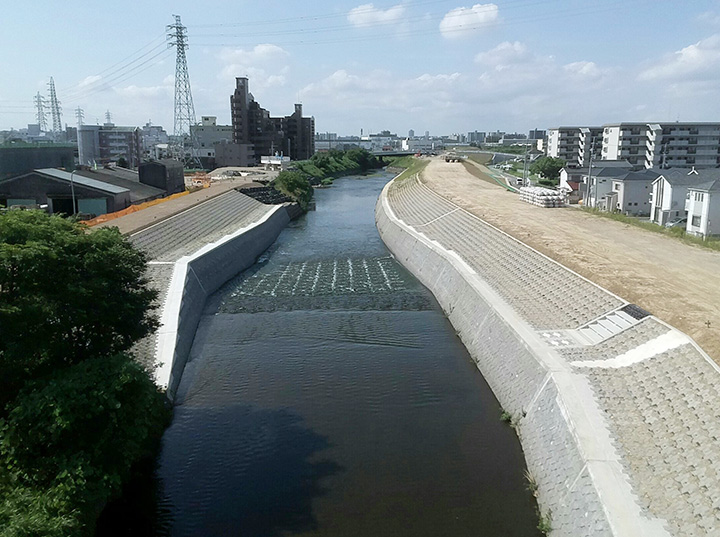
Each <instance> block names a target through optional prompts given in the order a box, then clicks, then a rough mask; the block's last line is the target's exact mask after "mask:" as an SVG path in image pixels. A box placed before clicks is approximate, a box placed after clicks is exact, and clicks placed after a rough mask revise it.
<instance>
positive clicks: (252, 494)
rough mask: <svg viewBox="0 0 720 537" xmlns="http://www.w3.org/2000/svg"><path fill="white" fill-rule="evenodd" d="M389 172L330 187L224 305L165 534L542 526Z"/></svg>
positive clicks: (168, 459)
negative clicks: (394, 237) (399, 236)
mask: <svg viewBox="0 0 720 537" xmlns="http://www.w3.org/2000/svg"><path fill="white" fill-rule="evenodd" d="M389 178H390V177H389V176H388V175H387V174H377V175H372V176H367V177H347V178H343V179H339V180H337V181H336V182H335V185H334V186H333V187H332V188H329V189H321V190H320V189H319V190H317V191H316V196H315V199H316V210H315V211H311V212H309V213H308V214H307V215H306V216H303V217H301V218H300V219H298V220H296V221H294V222H293V223H291V224H290V226H289V227H288V228H287V229H286V230H285V231H283V233H282V234H281V235H280V237H279V238H278V240H277V242H276V243H275V244H274V245H273V246H272V247H271V248H270V250H268V251H267V252H266V253H265V254H264V255H263V257H262V258H261V259H260V261H259V262H258V263H257V264H256V265H255V266H254V267H252V268H251V269H250V270H248V271H246V272H245V273H243V274H241V275H240V276H238V277H237V278H236V279H235V280H233V281H231V282H229V283H228V284H227V285H226V286H225V287H224V288H223V289H221V290H220V291H218V293H216V294H215V295H214V296H213V297H212V299H211V300H210V301H209V304H208V306H207V308H206V311H205V314H204V316H203V319H202V321H201V323H200V326H199V329H198V332H197V335H196V338H195V342H194V345H193V349H192V352H191V357H190V361H189V362H188V365H187V368H186V370H185V373H184V375H183V378H182V382H181V385H180V388H179V390H178V394H177V397H176V406H175V413H174V418H173V421H172V424H171V426H170V427H169V428H168V429H167V431H166V432H165V435H164V438H163V442H162V451H161V454H160V456H159V461H158V465H157V470H156V474H157V477H158V480H159V483H160V487H159V489H160V497H161V500H160V517H161V519H162V521H163V523H162V526H164V527H165V530H164V531H163V532H162V533H164V534H165V533H166V534H169V535H172V536H173V537H181V536H218V537H219V536H236V535H242V536H250V537H271V536H281V535H283V536H284V535H296V536H318V537H319V536H328V537H330V536H367V537H382V536H406V535H407V536H414V537H418V536H433V537H437V536H458V537H461V536H470V535H472V536H489V537H492V536H498V537H511V536H522V537H528V536H533V535H538V532H537V530H536V529H535V525H536V524H537V518H536V515H535V507H534V505H535V504H534V500H533V498H532V495H531V494H530V493H529V492H528V491H527V490H526V482H525V479H524V475H523V472H524V468H525V465H524V460H523V456H522V451H521V448H520V444H519V442H518V439H517V437H516V435H515V433H514V431H513V430H512V429H511V428H510V427H509V426H507V425H506V424H504V423H502V422H501V421H500V419H499V416H500V407H499V405H498V403H497V401H496V400H495V398H494V396H493V394H492V392H491V391H490V389H489V388H488V386H487V384H486V383H485V381H484V380H483V378H482V376H481V375H480V374H479V372H478V371H477V369H476V367H475V366H474V364H473V362H472V360H471V359H470V356H469V355H468V353H467V351H466V350H465V348H464V347H463V345H462V344H461V342H460V341H459V339H458V338H457V337H456V336H455V333H454V331H453V328H452V326H451V325H450V324H449V322H448V321H447V320H446V319H445V317H444V316H443V313H442V311H441V310H440V308H439V306H438V305H437V303H436V302H435V300H434V299H433V297H432V295H431V294H430V293H429V292H428V291H427V289H425V288H424V287H422V286H421V285H420V284H419V283H418V282H417V281H416V280H415V279H414V278H413V277H412V276H411V275H410V274H409V273H408V272H407V271H405V270H404V269H403V267H401V266H400V265H399V264H398V263H397V262H395V260H394V259H393V258H392V257H391V256H390V254H389V252H388V250H387V249H386V248H385V246H384V244H383V243H382V241H381V240H380V237H379V235H378V233H377V230H376V228H375V222H374V206H375V201H376V199H377V197H378V195H379V193H380V191H381V189H382V187H383V186H384V185H385V183H386V182H387V181H388V180H389Z"/></svg>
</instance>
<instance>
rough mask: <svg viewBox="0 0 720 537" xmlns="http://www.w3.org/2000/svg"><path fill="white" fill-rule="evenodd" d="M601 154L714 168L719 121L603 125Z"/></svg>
mask: <svg viewBox="0 0 720 537" xmlns="http://www.w3.org/2000/svg"><path fill="white" fill-rule="evenodd" d="M602 158H603V159H606V160H627V161H628V162H630V163H631V164H636V165H642V166H644V167H645V168H661V169H666V168H698V169H700V168H715V167H718V166H720V123H679V122H676V123H612V124H608V125H604V126H603V141H602Z"/></svg>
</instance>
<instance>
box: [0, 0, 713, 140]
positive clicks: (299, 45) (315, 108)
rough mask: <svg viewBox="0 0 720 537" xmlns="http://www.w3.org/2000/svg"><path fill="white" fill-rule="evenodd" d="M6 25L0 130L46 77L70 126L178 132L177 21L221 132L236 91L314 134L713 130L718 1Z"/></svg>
mask: <svg viewBox="0 0 720 537" xmlns="http://www.w3.org/2000/svg"><path fill="white" fill-rule="evenodd" d="M2 2H4V3H6V6H7V5H10V4H9V2H8V1H7V0H2ZM0 5H1V4H0ZM2 12H3V15H2V18H1V19H0V20H1V22H0V51H2V52H0V69H1V70H0V72H2V73H3V75H2V77H0V130H2V129H9V128H15V129H18V128H24V127H26V126H27V124H28V123H35V122H36V119H35V112H36V109H35V107H34V105H33V97H34V96H35V95H36V94H37V93H38V92H39V93H40V94H41V95H43V96H45V97H48V95H49V93H48V81H49V79H50V77H53V78H54V81H55V86H56V91H57V96H58V99H59V100H60V102H61V107H62V114H63V116H62V121H63V123H66V124H67V125H70V126H74V125H76V116H75V111H76V109H77V108H78V107H80V108H82V110H83V112H84V117H85V119H84V121H85V123H88V124H96V123H103V122H105V114H106V112H107V111H109V112H110V114H111V117H112V121H113V122H114V123H115V124H117V125H138V126H142V125H144V124H146V123H147V122H151V123H152V124H154V125H162V126H164V127H165V128H166V130H168V132H170V133H171V134H172V130H173V113H174V104H173V103H174V79H175V68H176V65H175V64H176V51H175V49H174V48H172V47H168V45H167V41H166V26H167V25H171V24H173V23H174V22H175V19H174V18H173V15H180V16H181V20H182V24H184V25H185V26H187V31H188V44H189V48H188V50H187V64H188V72H189V75H190V82H191V87H192V96H193V101H194V107H195V114H196V117H197V118H198V119H199V118H200V116H203V115H213V116H217V118H218V123H219V124H229V123H230V95H231V94H232V92H233V89H234V86H235V77H238V76H247V77H248V78H249V83H250V91H251V92H252V93H253V95H254V97H255V99H256V100H257V101H258V102H259V103H260V105H261V106H263V107H264V108H266V109H268V110H270V112H271V114H272V115H273V116H284V115H289V114H291V113H292V111H293V105H294V103H296V102H300V103H302V104H303V112H304V115H306V116H314V117H315V126H316V130H317V131H318V132H334V133H338V134H340V135H359V134H360V132H361V129H362V132H363V133H364V134H368V133H370V132H379V131H381V130H385V129H387V130H390V131H392V132H396V133H397V134H399V135H406V134H407V133H408V130H410V129H413V130H414V131H415V133H416V134H424V132H425V131H429V132H430V133H431V134H432V135H441V134H452V133H464V132H468V131H473V130H479V131H495V130H503V131H506V132H514V131H517V132H525V133H527V131H528V130H530V129H533V128H539V129H546V128H552V127H558V126H561V125H602V124H606V123H613V122H620V121H652V122H662V121H678V120H679V121H714V122H720V98H719V96H720V95H719V93H720V0H692V1H677V0H654V1H650V0H622V1H616V0H596V1H593V2H589V1H587V0H553V1H549V0H496V1H495V2H494V3H490V2H488V3H475V4H473V3H471V2H464V1H463V0H391V1H385V0H379V1H375V2H373V3H367V2H364V0H356V1H346V0H315V1H313V2H305V1H297V0H294V1H292V2H290V1H287V0H283V1H281V0H264V1H255V0H232V1H226V0H205V1H202V2H198V1H197V0H193V1H188V0H175V1H174V2H173V3H172V5H171V4H169V3H166V2H157V1H155V0H146V1H144V2H137V1H135V0H127V1H125V2H88V1H87V0H82V1H80V0H64V1H62V2H60V1H58V0H33V1H32V2H13V3H12V7H5V8H3V10H2ZM48 119H49V120H50V118H48Z"/></svg>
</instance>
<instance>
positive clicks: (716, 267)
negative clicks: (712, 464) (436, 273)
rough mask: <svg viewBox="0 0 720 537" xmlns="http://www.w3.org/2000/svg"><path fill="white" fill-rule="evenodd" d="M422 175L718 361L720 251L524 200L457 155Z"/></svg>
mask: <svg viewBox="0 0 720 537" xmlns="http://www.w3.org/2000/svg"><path fill="white" fill-rule="evenodd" d="M481 168H484V167H481ZM485 170H486V171H487V169H485ZM422 181H423V182H424V183H425V184H426V185H427V186H429V187H430V188H432V189H433V190H435V191H436V192H437V193H439V194H441V195H442V196H444V197H446V198H447V199H449V200H451V201H453V202H455V203H457V204H458V205H460V206H461V207H463V208H465V209H466V210H468V211H470V212H471V213H473V214H475V215H477V216H479V217H480V218H482V219H483V220H485V221H486V222H488V223H490V224H492V225H495V226H497V227H499V228H501V229H502V230H503V231H505V232H507V233H509V234H510V235H512V236H514V237H516V238H517V239H519V240H521V241H523V242H524V243H526V244H528V245H530V246H532V247H533V248H535V249H537V250H539V251H541V252H542V253H544V254H546V255H548V256H549V257H551V258H553V259H555V260H557V261H558V262H560V263H562V264H563V265H565V266H567V267H569V268H571V269H572V270H574V271H576V272H578V273H579V274H581V275H583V276H585V277H586V278H588V279H590V280H592V281H594V282H596V283H597V284H599V285H601V286H603V287H605V288H606V289H608V290H610V291H611V292H613V293H615V294H617V295H618V296H620V297H622V298H624V299H626V300H628V301H630V302H633V303H635V304H638V305H639V306H641V307H643V308H645V309H647V310H648V311H650V312H652V313H653V314H654V315H656V316H657V317H659V318H660V319H662V320H664V321H666V322H668V323H670V324H671V325H673V326H675V327H677V328H678V329H680V330H682V331H684V332H685V333H686V334H688V335H689V336H691V337H692V338H693V339H695V341H697V342H698V344H699V345H700V346H701V347H703V349H704V350H705V351H706V352H707V353H708V354H709V355H710V356H711V357H712V358H713V359H714V360H715V361H716V362H718V363H720V285H718V275H720V253H718V252H713V251H709V250H705V249H702V248H699V247H695V246H691V245H687V244H684V243H681V242H679V241H677V240H675V239H673V238H671V237H665V236H663V235H660V234H657V233H652V232H650V231H646V230H643V229H639V228H635V227H632V226H629V225H626V224H622V223H620V222H615V221H613V220H608V219H606V218H602V217H598V216H594V215H591V214H587V213H584V212H582V211H578V210H576V209H571V208H567V209H543V208H540V207H535V206H533V205H529V204H527V203H523V202H522V201H520V199H519V198H518V196H517V195H516V194H513V193H511V192H508V191H506V190H504V189H503V188H502V187H500V186H498V185H497V184H496V183H494V182H488V181H484V180H480V179H478V178H477V177H474V176H473V175H472V174H470V173H469V172H468V171H467V170H466V169H465V167H464V166H463V165H462V164H458V163H446V162H444V161H441V160H439V159H433V160H432V161H431V162H430V163H429V164H428V167H427V168H426V169H425V171H424V172H423V174H422ZM708 322H709V325H708Z"/></svg>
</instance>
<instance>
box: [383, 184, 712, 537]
mask: <svg viewBox="0 0 720 537" xmlns="http://www.w3.org/2000/svg"><path fill="white" fill-rule="evenodd" d="M376 222H377V227H378V230H379V232H380V235H381V237H382V238H383V240H384V242H385V243H386V244H387V246H388V248H389V249H390V250H391V252H392V253H393V255H395V257H396V258H397V259H398V260H399V261H400V262H401V263H402V264H403V265H405V266H406V267H407V268H408V269H409V270H410V271H411V272H412V273H413V274H414V275H415V276H416V277H417V278H418V279H419V280H420V281H421V282H423V284H424V285H426V286H427V287H428V288H429V289H430V290H431V291H432V292H433V294H434V295H435V297H436V298H437V300H438V302H439V303H440V305H441V306H442V308H443V309H444V311H445V312H446V314H447V315H448V318H449V320H450V321H451V323H452V324H453V326H454V327H455V328H456V330H457V332H458V335H459V336H460V338H461V339H462V341H463V343H464V344H465V346H466V347H467V349H468V351H469V352H470V354H471V356H472V357H473V359H474V360H475V361H476V363H477V366H478V368H479V369H480V371H481V372H482V374H483V376H484V377H485V379H486V380H487V381H488V383H489V384H490V386H491V388H492V389H493V391H494V393H495V395H496V396H497V398H498V400H499V401H500V403H501V405H502V406H503V408H504V409H505V410H506V411H507V412H509V413H510V414H511V415H512V417H513V423H514V425H515V427H516V428H517V431H518V435H519V437H520V440H521V442H522V445H523V449H524V452H525V458H526V460H527V464H528V469H529V472H530V474H531V476H532V479H533V480H534V481H535V482H536V483H537V492H538V501H539V505H540V508H541V512H542V514H543V515H544V516H546V517H549V518H550V519H551V524H552V527H553V532H552V535H557V536H568V537H571V536H572V537H577V536H581V535H582V536H627V537H630V536H633V537H635V536H648V537H650V536H652V537H662V536H668V535H676V536H680V535H691V534H692V535H716V534H717V533H715V532H716V531H717V530H716V529H715V528H720V524H718V514H719V513H720V511H718V509H717V503H716V502H715V503H713V501H714V500H713V497H714V496H713V495H714V494H715V492H717V489H718V483H717V475H716V473H717V472H716V470H715V466H714V465H713V463H715V462H717V459H718V457H719V455H720V449H719V444H720V443H719V442H718V439H719V438H720V431H718V430H717V427H716V426H714V425H712V424H711V422H712V420H714V419H716V416H717V410H716V408H717V406H718V405H717V403H718V401H720V397H719V395H720V394H718V390H717V388H716V387H715V383H716V381H717V380H718V379H720V377H718V376H717V375H718V371H717V369H716V368H715V366H714V364H713V363H712V361H711V360H709V358H708V357H707V355H705V354H704V353H703V352H702V351H701V350H700V349H699V348H698V347H697V345H695V344H694V342H692V340H690V338H688V337H687V336H685V335H684V334H682V333H680V332H678V331H677V330H674V329H673V328H672V327H669V326H668V325H666V324H664V323H662V322H660V321H658V320H657V319H655V318H653V317H652V316H649V315H648V314H647V313H646V312H642V311H641V310H639V309H638V308H636V307H633V306H632V305H630V304H628V303H627V302H625V301H623V300H622V299H620V298H619V297H616V296H614V295H612V294H610V293H608V292H607V291H605V290H603V289H601V288H599V287H598V286H596V285H594V284H593V283H591V282H589V281H587V280H585V279H583V278H581V277H580V276H578V275H577V274H575V273H573V272H571V271H569V270H568V269H566V268H564V267H562V266H560V265H558V264H557V263H555V262H554V261H552V260H550V259H549V258H547V257H545V256H543V255H542V254H540V253H538V252H536V251H535V250H532V249H530V248H528V247H527V246H525V245H523V244H522V243H520V242H518V241H516V240H515V239H513V238H511V237H509V236H507V235H505V234H504V233H502V232H501V231H500V230H498V229H496V228H493V227H492V226H489V225H488V224H486V223H484V222H482V221H481V220H479V219H477V218H476V217H474V216H472V215H470V214H469V213H466V212H465V211H463V210H462V209H459V208H458V207H457V206H455V205H453V204H452V203H450V202H448V201H447V200H445V199H444V198H442V197H440V196H438V195H437V194H435V193H434V192H432V191H430V190H429V189H427V188H426V187H425V186H424V185H422V183H421V182H420V181H419V180H418V179H417V178H409V179H406V180H404V181H402V182H401V183H399V184H396V183H395V182H391V183H390V184H388V185H387V186H386V188H385V189H384V190H383V192H382V194H381V196H380V199H379V201H378V203H377V206H376ZM678 384H680V385H681V387H680V388H679V389H678V388H676V386H677V385H678ZM689 392H694V393H692V394H690V396H689ZM670 393H672V394H673V395H672V396H668V394H670ZM683 420H684V423H683ZM713 427H714V428H713ZM692 429H696V432H693V431H692ZM698 439H702V440H704V441H705V442H706V443H705V444H704V445H703V446H702V447H700V448H699V446H700V444H698V442H697V440H698ZM703 449H704V454H703V453H702V450H703ZM688 457H689V458H688ZM710 461H712V462H710ZM715 497H716V496H715ZM698 505H702V507H698Z"/></svg>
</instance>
